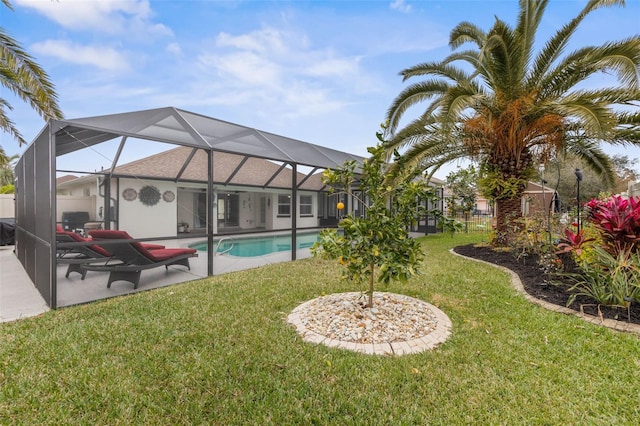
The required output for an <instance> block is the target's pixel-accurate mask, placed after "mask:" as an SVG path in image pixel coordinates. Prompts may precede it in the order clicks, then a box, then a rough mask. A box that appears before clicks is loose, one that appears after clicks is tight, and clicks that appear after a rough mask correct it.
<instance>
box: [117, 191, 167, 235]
mask: <svg viewBox="0 0 640 426" xmlns="http://www.w3.org/2000/svg"><path fill="white" fill-rule="evenodd" d="M146 185H152V186H155V187H156V188H158V190H159V191H160V194H161V195H162V194H164V192H165V191H173V193H174V194H177V191H178V188H177V185H176V184H174V183H173V182H163V181H154V182H151V183H149V182H141V181H140V180H135V179H121V180H120V192H122V191H124V190H125V189H127V188H133V189H135V190H136V192H138V193H139V192H140V189H142V187H143V186H146ZM176 199H177V197H176ZM176 199H174V200H173V201H172V202H167V201H165V200H164V199H163V198H162V196H161V197H160V201H158V203H157V204H155V205H153V206H147V205H144V204H143V203H142V202H141V201H140V197H137V198H136V199H135V200H132V201H126V200H125V199H124V198H123V197H122V195H121V196H120V204H119V207H120V212H119V220H120V229H121V230H123V231H127V232H128V233H129V234H130V235H131V236H132V237H134V238H147V237H163V236H173V235H177V224H178V217H177V208H176Z"/></svg>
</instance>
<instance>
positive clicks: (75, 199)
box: [56, 191, 100, 222]
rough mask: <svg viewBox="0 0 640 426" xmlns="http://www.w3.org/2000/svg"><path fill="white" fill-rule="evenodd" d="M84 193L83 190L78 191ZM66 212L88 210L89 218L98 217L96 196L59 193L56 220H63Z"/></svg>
mask: <svg viewBox="0 0 640 426" xmlns="http://www.w3.org/2000/svg"><path fill="white" fill-rule="evenodd" d="M76 192H78V193H82V191H76ZM64 212H87V213H89V220H90V221H95V220H100V219H96V197H95V196H84V195H58V196H57V197H56V222H62V213H64Z"/></svg>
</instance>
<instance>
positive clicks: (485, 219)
mask: <svg viewBox="0 0 640 426" xmlns="http://www.w3.org/2000/svg"><path fill="white" fill-rule="evenodd" d="M454 219H455V220H457V221H458V222H460V223H462V225H463V226H464V228H463V229H462V232H486V233H490V232H492V231H493V225H494V217H493V216H491V215H483V214H480V215H472V214H468V215H466V216H465V215H464V214H459V215H456V216H454Z"/></svg>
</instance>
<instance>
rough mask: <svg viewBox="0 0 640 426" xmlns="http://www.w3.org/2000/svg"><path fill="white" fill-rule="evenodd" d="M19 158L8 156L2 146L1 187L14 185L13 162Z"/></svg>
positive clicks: (0, 152) (0, 150)
mask: <svg viewBox="0 0 640 426" xmlns="http://www.w3.org/2000/svg"><path fill="white" fill-rule="evenodd" d="M18 158H19V157H18V156H17V155H7V154H6V152H5V151H4V149H3V148H2V147H1V146H0V186H4V185H13V180H14V175H13V167H14V165H13V162H14V161H15V160H17V159H18Z"/></svg>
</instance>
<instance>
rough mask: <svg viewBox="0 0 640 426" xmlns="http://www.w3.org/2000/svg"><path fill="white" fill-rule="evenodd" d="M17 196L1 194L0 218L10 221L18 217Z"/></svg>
mask: <svg viewBox="0 0 640 426" xmlns="http://www.w3.org/2000/svg"><path fill="white" fill-rule="evenodd" d="M14 198H15V194H0V218H4V219H9V218H13V217H15V215H16V213H15V212H16V210H15V201H14Z"/></svg>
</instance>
